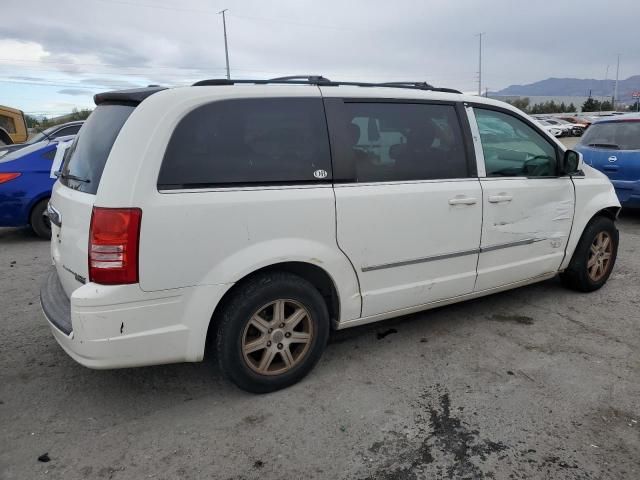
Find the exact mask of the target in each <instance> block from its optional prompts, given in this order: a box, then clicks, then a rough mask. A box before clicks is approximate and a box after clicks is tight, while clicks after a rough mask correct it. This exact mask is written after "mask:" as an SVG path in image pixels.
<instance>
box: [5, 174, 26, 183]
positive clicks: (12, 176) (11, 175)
mask: <svg viewBox="0 0 640 480" xmlns="http://www.w3.org/2000/svg"><path fill="white" fill-rule="evenodd" d="M20 175H21V174H20V173H0V183H5V182H8V181H9V180H13V179H14V178H18V177H19V176H20Z"/></svg>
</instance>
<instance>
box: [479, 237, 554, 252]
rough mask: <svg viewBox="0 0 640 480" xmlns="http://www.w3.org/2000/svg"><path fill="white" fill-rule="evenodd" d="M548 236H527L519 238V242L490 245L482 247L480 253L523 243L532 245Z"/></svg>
mask: <svg viewBox="0 0 640 480" xmlns="http://www.w3.org/2000/svg"><path fill="white" fill-rule="evenodd" d="M543 240H546V238H525V239H524V240H518V241H517V242H509V243H500V244H498V245H490V246H488V247H482V248H481V249H480V253H484V252H493V251H494V250H501V249H503V248H511V247H519V246H521V245H531V244H532V243H536V242H541V241H543Z"/></svg>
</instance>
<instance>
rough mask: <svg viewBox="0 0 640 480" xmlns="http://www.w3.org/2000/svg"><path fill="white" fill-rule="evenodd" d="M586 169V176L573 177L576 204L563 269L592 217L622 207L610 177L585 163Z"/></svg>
mask: <svg viewBox="0 0 640 480" xmlns="http://www.w3.org/2000/svg"><path fill="white" fill-rule="evenodd" d="M584 170H585V176H584V177H573V178H572V180H573V183H574V185H575V192H576V206H575V214H574V217H573V225H572V227H571V234H570V235H569V241H568V243H567V250H566V254H565V257H564V260H563V261H562V264H561V265H560V269H561V270H564V269H566V268H567V267H568V266H569V262H570V261H571V257H572V256H573V252H574V251H575V249H576V247H577V245H578V242H579V241H580V237H581V236H582V232H584V229H585V228H586V226H587V224H588V223H589V222H590V221H591V219H592V218H593V217H594V216H595V215H596V214H597V213H598V212H601V211H602V210H605V209H607V208H615V209H618V210H619V209H620V202H619V201H618V197H617V195H616V192H615V190H614V188H613V185H612V184H611V182H610V181H609V179H608V178H607V177H606V176H605V175H602V174H601V173H600V172H598V171H596V170H594V169H593V168H591V167H589V166H588V165H585V167H584Z"/></svg>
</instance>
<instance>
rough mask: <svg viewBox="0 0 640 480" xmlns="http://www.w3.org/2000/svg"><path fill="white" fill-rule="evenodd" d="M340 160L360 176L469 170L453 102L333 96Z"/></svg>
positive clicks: (452, 174) (373, 178)
mask: <svg viewBox="0 0 640 480" xmlns="http://www.w3.org/2000/svg"><path fill="white" fill-rule="evenodd" d="M327 105H328V107H329V108H328V117H329V122H330V128H331V132H332V142H334V144H335V148H334V154H335V155H336V156H337V161H340V162H342V163H343V164H344V163H347V164H349V165H351V166H352V170H353V172H352V174H351V176H352V177H353V180H355V181H357V182H387V181H403V180H433V179H450V178H466V177H468V176H469V171H468V166H467V159H466V153H465V149H464V143H463V140H462V132H461V127H460V123H459V121H458V117H457V114H456V109H455V106H454V105H445V104H427V103H393V102H387V101H382V102H359V101H358V102H350V101H345V102H344V103H341V104H340V105H338V104H337V103H336V102H328V104H327Z"/></svg>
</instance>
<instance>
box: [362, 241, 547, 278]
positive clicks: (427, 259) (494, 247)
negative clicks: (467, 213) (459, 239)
mask: <svg viewBox="0 0 640 480" xmlns="http://www.w3.org/2000/svg"><path fill="white" fill-rule="evenodd" d="M543 240H546V238H526V239H524V240H518V241H517V242H509V243H501V244H498V245H491V246H488V247H482V248H474V249H472V250H464V251H462V252H452V253H443V254H441V255H433V256H432V257H424V258H416V259H414V260H404V261H402V262H393V263H382V264H380V265H371V266H369V267H362V268H361V270H362V272H372V271H375V270H383V269H386V268H395V267H405V266H407V265H415V264H418V263H426V262H435V261H436V260H446V259H447V258H455V257H464V256H466V255H475V254H476V253H484V252H493V251H495V250H501V249H503V248H511V247H519V246H522V245H530V244H532V243H535V242H541V241H543Z"/></svg>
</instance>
